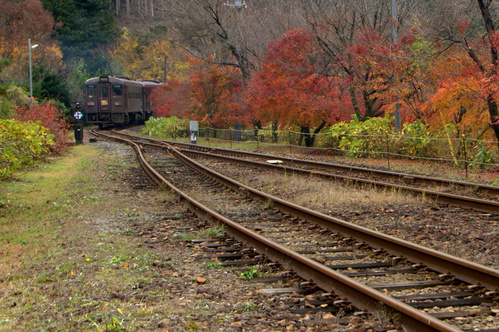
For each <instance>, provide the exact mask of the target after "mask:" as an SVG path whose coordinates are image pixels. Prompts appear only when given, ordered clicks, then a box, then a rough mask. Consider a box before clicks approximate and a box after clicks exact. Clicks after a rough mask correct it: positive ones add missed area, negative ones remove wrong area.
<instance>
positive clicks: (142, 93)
mask: <svg viewBox="0 0 499 332" xmlns="http://www.w3.org/2000/svg"><path fill="white" fill-rule="evenodd" d="M158 86H160V84H159V82H156V81H134V80H131V79H130V78H128V77H114V76H101V77H94V78H90V79H88V80H87V81H86V82H85V120H86V122H87V123H91V124H92V123H93V124H97V125H98V126H99V128H103V127H106V126H112V125H126V124H138V123H143V122H144V121H145V120H147V119H148V118H149V117H150V116H151V115H152V113H153V110H152V106H151V99H150V97H151V93H152V90H153V89H154V88H156V87H158Z"/></svg>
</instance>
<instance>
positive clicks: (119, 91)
mask: <svg viewBox="0 0 499 332" xmlns="http://www.w3.org/2000/svg"><path fill="white" fill-rule="evenodd" d="M122 95H123V86H121V85H113V96H122Z"/></svg>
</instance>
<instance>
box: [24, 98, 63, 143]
mask: <svg viewBox="0 0 499 332" xmlns="http://www.w3.org/2000/svg"><path fill="white" fill-rule="evenodd" d="M14 118H15V119H17V120H19V121H22V122H28V121H39V122H40V124H41V125H42V126H43V127H45V128H47V129H48V130H49V131H50V133H51V134H52V135H54V143H55V145H53V146H52V147H51V150H52V152H54V153H62V152H63V151H65V150H66V148H67V146H68V144H69V140H68V130H69V129H70V125H69V124H68V123H66V121H65V119H64V116H63V113H62V112H61V111H60V110H59V109H57V108H56V107H55V105H54V103H51V102H48V103H43V104H39V105H32V106H31V107H18V108H17V114H16V115H14Z"/></svg>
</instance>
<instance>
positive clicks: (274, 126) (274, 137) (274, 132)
mask: <svg viewBox="0 0 499 332" xmlns="http://www.w3.org/2000/svg"><path fill="white" fill-rule="evenodd" d="M277 129H279V127H278V125H277V121H274V122H272V142H274V143H277Z"/></svg>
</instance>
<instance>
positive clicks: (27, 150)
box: [0, 119, 54, 178]
mask: <svg viewBox="0 0 499 332" xmlns="http://www.w3.org/2000/svg"><path fill="white" fill-rule="evenodd" d="M52 145H54V142H53V136H52V135H50V134H49V132H48V129H46V128H44V127H42V126H41V125H40V124H39V123H34V122H18V121H16V120H1V119H0V178H4V177H7V176H9V175H11V174H12V173H13V172H14V171H15V170H16V169H18V168H19V167H21V166H26V165H30V164H32V163H33V162H34V161H35V160H36V159H38V158H39V157H40V156H42V155H43V154H44V153H47V152H49V151H50V146H52Z"/></svg>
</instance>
